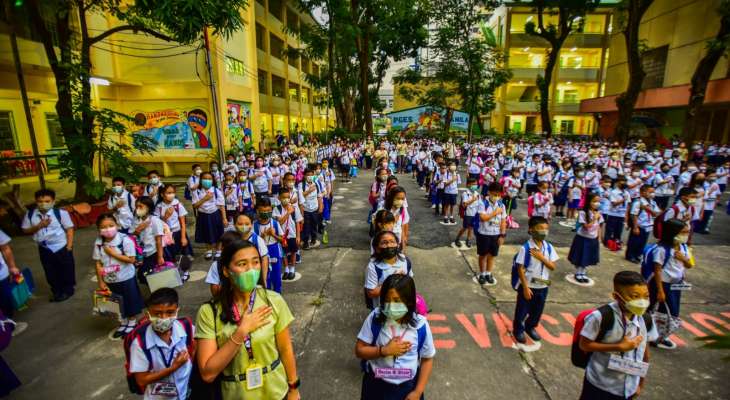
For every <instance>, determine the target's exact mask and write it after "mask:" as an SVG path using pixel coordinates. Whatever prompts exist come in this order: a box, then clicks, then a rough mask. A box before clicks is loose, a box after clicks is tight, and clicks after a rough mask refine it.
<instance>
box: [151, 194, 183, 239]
mask: <svg viewBox="0 0 730 400" xmlns="http://www.w3.org/2000/svg"><path fill="white" fill-rule="evenodd" d="M170 208H172V209H173V210H174V211H173V212H172V214H170V218H168V219H162V217H164V216H165V214H166V213H167V210H168V209H170ZM154 214H155V215H156V216H158V217H159V218H160V219H161V220H162V221H163V222H164V223H166V224H167V226H169V227H170V232H179V231H180V229H181V227H180V217H183V218H185V216H186V215H188V210H186V209H185V206H183V205H182V203H180V201H179V200H178V199H173V200H172V201H171V202H170V204H167V203H165V202H164V201H161V202H159V203H157V205H156V206H155V213H154Z"/></svg>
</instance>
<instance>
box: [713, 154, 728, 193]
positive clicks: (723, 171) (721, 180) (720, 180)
mask: <svg viewBox="0 0 730 400" xmlns="http://www.w3.org/2000/svg"><path fill="white" fill-rule="evenodd" d="M715 173H716V174H717V184H718V186H720V193H725V189H726V188H727V178H728V175H730V161H725V162H724V164H722V165H720V166H719V167H717V170H716V171H715Z"/></svg>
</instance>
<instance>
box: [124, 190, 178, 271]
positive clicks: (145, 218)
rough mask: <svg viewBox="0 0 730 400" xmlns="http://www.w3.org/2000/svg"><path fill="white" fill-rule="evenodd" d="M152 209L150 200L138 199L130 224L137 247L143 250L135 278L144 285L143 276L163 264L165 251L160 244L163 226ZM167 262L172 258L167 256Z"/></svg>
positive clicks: (153, 207) (152, 204) (143, 197)
mask: <svg viewBox="0 0 730 400" xmlns="http://www.w3.org/2000/svg"><path fill="white" fill-rule="evenodd" d="M154 209H155V205H154V203H153V202H152V198H150V197H147V196H142V197H140V198H139V200H137V207H136V208H135V211H134V215H135V216H136V218H135V219H134V222H133V223H132V232H133V234H134V235H135V236H137V237H138V240H139V242H140V243H139V245H140V246H142V248H143V249H144V253H143V255H144V261H142V266H141V267H139V269H137V278H138V279H139V281H140V282H141V283H143V284H145V285H146V284H147V278H145V275H146V274H147V273H149V272H150V271H152V270H153V269H154V268H155V267H156V266H158V265H162V264H164V263H165V249H164V246H163V244H162V236H164V234H165V232H164V225H163V222H162V220H161V219H160V218H159V217H157V216H156V215H154V214H152V212H153V211H154ZM167 260H168V261H172V258H170V257H169V256H168V258H167Z"/></svg>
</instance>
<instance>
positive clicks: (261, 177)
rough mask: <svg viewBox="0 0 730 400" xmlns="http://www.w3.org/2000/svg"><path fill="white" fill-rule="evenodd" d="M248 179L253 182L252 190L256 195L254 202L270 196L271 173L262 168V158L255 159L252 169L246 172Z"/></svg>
mask: <svg viewBox="0 0 730 400" xmlns="http://www.w3.org/2000/svg"><path fill="white" fill-rule="evenodd" d="M248 178H249V179H251V180H252V181H253V189H254V192H255V193H256V200H261V199H262V198H264V197H268V196H270V195H271V188H272V185H273V183H272V176H271V171H270V170H269V169H268V168H266V167H265V166H264V158H263V157H261V156H258V157H256V163H255V164H254V168H252V169H251V170H250V171H249V172H248Z"/></svg>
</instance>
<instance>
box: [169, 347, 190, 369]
mask: <svg viewBox="0 0 730 400" xmlns="http://www.w3.org/2000/svg"><path fill="white" fill-rule="evenodd" d="M188 360H190V354H188V351H187V350H183V351H181V352H179V353H178V354H177V355H176V356H175V359H174V360H173V361H172V369H173V370H177V369H178V368H180V367H182V366H183V365H185V363H186V362H188Z"/></svg>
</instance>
